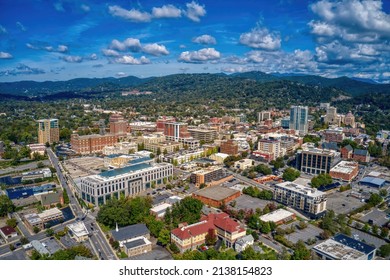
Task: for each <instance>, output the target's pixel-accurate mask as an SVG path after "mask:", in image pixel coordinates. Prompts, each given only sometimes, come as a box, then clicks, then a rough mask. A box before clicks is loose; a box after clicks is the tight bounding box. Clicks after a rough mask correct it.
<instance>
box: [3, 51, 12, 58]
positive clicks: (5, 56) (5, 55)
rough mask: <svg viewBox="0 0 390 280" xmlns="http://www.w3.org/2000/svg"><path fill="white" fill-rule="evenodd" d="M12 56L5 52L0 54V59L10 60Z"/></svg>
mask: <svg viewBox="0 0 390 280" xmlns="http://www.w3.org/2000/svg"><path fill="white" fill-rule="evenodd" d="M12 57H13V56H12V54H10V53H7V52H0V59H8V58H12Z"/></svg>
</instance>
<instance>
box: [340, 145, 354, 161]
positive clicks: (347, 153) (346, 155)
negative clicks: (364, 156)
mask: <svg viewBox="0 0 390 280" xmlns="http://www.w3.org/2000/svg"><path fill="white" fill-rule="evenodd" d="M340 153H341V158H342V159H351V158H352V156H353V148H352V147H351V146H350V145H347V146H345V147H342V148H341V149H340Z"/></svg>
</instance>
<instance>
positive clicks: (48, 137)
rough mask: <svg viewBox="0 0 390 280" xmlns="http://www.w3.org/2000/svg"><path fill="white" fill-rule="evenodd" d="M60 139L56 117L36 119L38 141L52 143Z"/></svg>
mask: <svg viewBox="0 0 390 280" xmlns="http://www.w3.org/2000/svg"><path fill="white" fill-rule="evenodd" d="M59 141H60V129H59V126H58V119H43V120H39V121H38V143H39V144H46V143H49V144H52V143H54V142H56V143H58V142H59Z"/></svg>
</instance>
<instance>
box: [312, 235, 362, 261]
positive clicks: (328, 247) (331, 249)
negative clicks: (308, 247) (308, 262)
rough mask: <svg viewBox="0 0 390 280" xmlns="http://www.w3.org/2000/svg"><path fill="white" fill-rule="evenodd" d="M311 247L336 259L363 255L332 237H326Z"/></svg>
mask: <svg viewBox="0 0 390 280" xmlns="http://www.w3.org/2000/svg"><path fill="white" fill-rule="evenodd" d="M313 249H314V250H315V251H318V252H321V253H323V254H326V255H328V256H330V257H331V258H333V259H336V260H358V259H360V258H362V257H363V256H364V254H363V253H362V252H360V251H358V250H356V249H353V248H351V247H348V246H346V245H344V244H341V243H339V242H337V241H335V240H333V239H328V240H326V241H324V242H322V243H320V244H318V245H316V246H314V247H313Z"/></svg>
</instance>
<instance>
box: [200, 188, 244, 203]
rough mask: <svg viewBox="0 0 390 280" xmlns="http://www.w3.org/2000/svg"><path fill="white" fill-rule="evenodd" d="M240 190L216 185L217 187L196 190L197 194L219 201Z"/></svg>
mask: <svg viewBox="0 0 390 280" xmlns="http://www.w3.org/2000/svg"><path fill="white" fill-rule="evenodd" d="M239 192H240V191H237V190H233V189H230V188H225V187H220V186H215V187H208V188H204V189H201V190H199V191H197V192H195V194H196V195H199V196H204V197H208V198H211V199H213V200H217V201H219V200H223V199H225V198H227V197H229V196H231V195H234V194H236V193H239Z"/></svg>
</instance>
